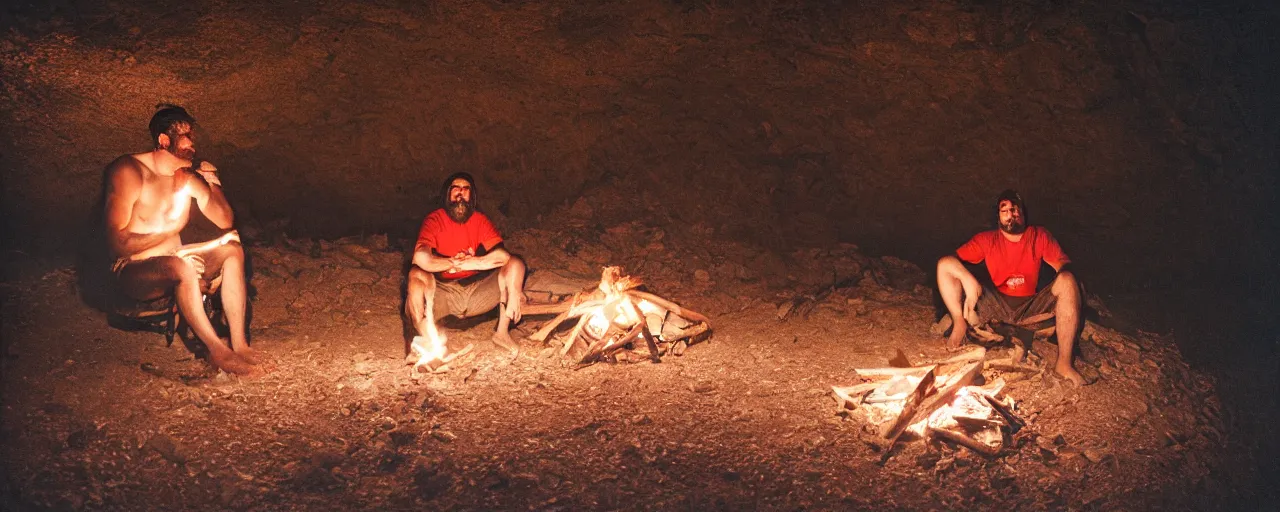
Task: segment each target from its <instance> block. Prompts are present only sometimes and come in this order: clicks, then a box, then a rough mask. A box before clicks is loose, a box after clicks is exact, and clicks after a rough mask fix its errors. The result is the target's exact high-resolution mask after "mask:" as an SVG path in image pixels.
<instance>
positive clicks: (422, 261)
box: [413, 245, 453, 274]
mask: <svg viewBox="0 0 1280 512" xmlns="http://www.w3.org/2000/svg"><path fill="white" fill-rule="evenodd" d="M431 252H432V251H431V248H430V247H427V246H425V245H419V246H417V247H415V248H414V249H413V266H415V267H418V268H420V269H422V270H425V271H427V272H431V273H433V274H434V273H439V272H444V271H446V270H449V269H451V268H453V260H450V259H449V258H442V257H440V256H437V255H435V254H431Z"/></svg>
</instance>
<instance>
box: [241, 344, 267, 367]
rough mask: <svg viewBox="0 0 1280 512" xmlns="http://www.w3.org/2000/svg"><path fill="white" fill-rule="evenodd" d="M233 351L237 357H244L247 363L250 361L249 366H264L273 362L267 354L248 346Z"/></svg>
mask: <svg viewBox="0 0 1280 512" xmlns="http://www.w3.org/2000/svg"><path fill="white" fill-rule="evenodd" d="M232 350H233V351H235V353H236V355H238V356H240V357H243V358H244V360H245V361H248V362H249V364H263V363H266V362H269V361H271V357H270V356H268V355H267V354H266V353H264V352H260V351H257V350H254V349H253V348H251V347H249V346H248V345H245V346H244V347H241V348H233V349H232Z"/></svg>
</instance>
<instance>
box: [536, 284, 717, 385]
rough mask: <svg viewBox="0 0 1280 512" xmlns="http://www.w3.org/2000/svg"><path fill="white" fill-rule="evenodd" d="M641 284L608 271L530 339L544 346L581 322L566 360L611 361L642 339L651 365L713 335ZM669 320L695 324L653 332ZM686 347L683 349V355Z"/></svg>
mask: <svg viewBox="0 0 1280 512" xmlns="http://www.w3.org/2000/svg"><path fill="white" fill-rule="evenodd" d="M641 284H642V283H641V282H640V280H639V279H636V278H633V277H631V276H626V275H623V274H622V269H621V268H619V267H605V268H604V270H603V272H602V273H601V276H600V284H599V285H598V286H597V287H596V289H594V290H589V291H584V292H579V293H578V294H576V295H574V297H573V299H571V300H569V301H566V302H565V305H564V306H561V307H562V308H563V309H561V313H560V314H559V315H557V316H556V317H555V318H554V319H552V320H551V321H550V322H548V323H547V324H545V325H543V326H542V327H541V328H539V329H538V331H537V332H535V333H534V334H533V335H532V336H530V337H529V338H530V339H532V340H534V341H544V342H545V341H546V340H547V338H549V337H550V336H551V333H552V332H554V331H555V330H556V329H557V328H559V327H560V326H561V325H563V324H564V322H567V321H569V320H570V319H573V318H577V319H578V320H577V322H576V323H575V324H574V326H573V329H571V330H570V331H569V335H568V337H567V338H565V339H564V344H563V345H562V346H561V348H560V354H561V355H562V356H568V355H570V353H571V352H572V353H575V354H579V353H580V354H582V355H581V357H580V358H579V364H580V365H588V364H593V363H596V362H599V361H603V360H608V359H610V356H611V354H613V353H615V352H618V351H620V350H623V349H625V348H627V347H629V346H630V345H632V344H633V343H634V342H636V341H639V340H641V339H643V340H644V343H645V345H646V348H647V349H648V352H649V354H648V358H649V360H650V361H652V362H655V363H656V362H660V361H661V356H662V355H664V354H667V353H671V352H673V351H674V350H677V348H676V347H678V346H679V345H678V342H680V341H681V340H685V339H690V338H692V337H694V336H698V335H701V334H703V333H705V332H707V331H708V330H710V319H708V318H707V317H706V316H704V315H702V314H701V313H698V312H696V311H693V310H690V309H686V308H684V307H682V306H680V305H679V304H676V303H674V302H671V301H669V300H667V299H664V298H662V297H659V296H657V295H653V294H651V293H647V292H642V291H639V290H637V289H636V288H638V287H639V286H641ZM671 315H674V316H676V317H679V318H682V319H685V320H688V321H690V322H691V323H693V325H691V326H688V327H686V328H683V329H673V330H672V331H670V332H669V331H667V330H666V329H662V330H661V331H659V330H657V329H656V328H654V329H651V328H650V326H649V322H650V321H653V322H657V324H656V325H658V326H661V325H662V322H664V321H665V320H664V319H667V318H669V317H670V316H671ZM655 332H656V333H658V334H655ZM683 346H688V344H687V343H685V344H684V345H683ZM683 346H681V348H680V349H679V350H681V351H682V349H683ZM575 351H578V352H575ZM575 357H576V356H575Z"/></svg>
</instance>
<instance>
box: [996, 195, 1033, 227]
mask: <svg viewBox="0 0 1280 512" xmlns="http://www.w3.org/2000/svg"><path fill="white" fill-rule="evenodd" d="M1000 230H1001V231H1004V232H1005V233H1008V234H1010V235H1017V234H1021V233H1022V232H1023V231H1026V230H1027V222H1026V221H1025V220H1023V218H1022V208H1019V207H1018V205H1017V204H1015V203H1014V202H1013V201H1000Z"/></svg>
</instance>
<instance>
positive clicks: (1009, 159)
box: [0, 0, 1276, 279]
mask: <svg viewBox="0 0 1280 512" xmlns="http://www.w3.org/2000/svg"><path fill="white" fill-rule="evenodd" d="M58 6H61V7H58ZM1132 7H1133V6H1121V5H1113V4H1111V3H1102V2H1098V3H1094V2H1077V3H1062V2H978V1H968V2H965V1H942V0H938V1H909V2H888V1H883V2H804V3H788V2H742V3H735V2H707V3H703V2H660V1H654V0H646V1H640V2H603V3H595V4H592V5H579V4H578V3H577V2H545V3H533V2H528V3H526V2H496V1H469V2H440V3H430V4H424V3H418V2H394V1H385V2H367V3H356V2H323V1H303V2H296V3H294V4H290V5H288V6H270V5H258V4H256V3H249V2H245V3H243V4H241V3H237V2H229V1H207V2H190V3H184V4H181V5H158V6H127V5H121V4H116V3H114V2H103V1H96V2H65V3H62V4H57V6H55V7H53V8H46V9H45V10H39V9H36V10H28V11H20V10H19V11H10V12H9V14H8V15H7V16H8V19H7V21H8V22H10V23H12V24H13V25H14V26H15V27H16V28H15V29H14V30H11V31H10V32H9V34H8V36H7V37H6V38H5V40H4V41H3V42H2V43H0V45H2V46H0V53H2V54H3V58H4V61H3V82H4V84H3V86H4V88H5V93H6V94H7V95H8V96H9V98H10V100H11V101H8V102H6V104H5V105H3V106H2V107H0V126H2V127H3V133H5V136H4V137H2V139H3V141H2V142H0V144H3V145H2V146H0V167H2V168H3V172H4V174H3V180H2V181H0V184H2V186H3V200H4V207H3V208H4V212H3V214H4V217H5V230H6V232H7V236H6V239H7V242H8V243H9V244H12V245H17V246H21V247H28V248H32V250H36V251H44V250H51V249H58V248H62V247H65V246H67V245H68V244H69V243H74V241H75V238H76V236H75V235H74V234H75V233H77V232H78V231H79V230H80V229H81V228H82V227H83V226H84V225H85V223H86V219H87V218H89V215H90V210H92V205H93V204H94V203H93V200H94V198H95V197H96V195H97V194H98V189H99V186H100V177H101V170H102V166H103V165H105V164H106V163H107V162H109V161H110V160H112V159H113V158H114V157H115V156H117V155H119V154H122V153H126V152H136V151H141V150H144V149H147V147H148V141H147V134H146V128H145V125H146V122H147V119H148V118H149V117H150V114H151V113H152V112H153V108H154V106H155V104H156V103H158V102H161V101H168V102H174V103H179V104H182V105H184V106H186V107H188V108H189V109H190V110H191V111H192V113H193V114H194V115H195V116H196V117H197V118H198V119H200V121H201V124H202V126H201V133H200V135H201V139H200V140H199V145H200V151H201V153H202V155H203V156H204V157H205V158H207V159H209V160H211V161H212V162H214V163H215V164H217V165H218V166H219V167H220V168H221V169H222V174H223V182H224V183H225V185H226V190H227V193H228V195H229V196H230V197H232V199H233V204H234V205H235V206H236V208H237V211H238V214H239V216H240V220H241V221H242V222H243V223H246V224H251V225H253V226H255V227H258V228H261V227H262V226H267V228H265V229H283V230H285V231H287V232H289V233H291V234H295V235H300V236H341V235H347V234H352V233H362V232H363V233H372V232H390V233H393V234H400V235H407V234H409V233H411V232H412V231H413V230H414V229H415V228H416V225H417V222H418V220H419V219H421V217H422V215H423V214H425V212H426V211H427V210H429V209H431V208H433V207H434V206H435V202H434V201H435V200H436V198H435V195H436V190H437V186H438V184H439V182H440V180H441V179H442V178H443V177H444V176H446V175H447V174H449V173H451V172H454V171H458V170H465V171H470V172H472V173H474V174H476V175H477V176H478V178H479V181H480V187H481V188H480V192H481V195H482V198H483V201H484V205H483V206H484V207H485V209H486V211H488V212H490V213H491V214H493V215H494V216H495V217H497V218H498V220H499V223H500V224H501V225H503V226H505V227H507V228H519V227H524V226H534V225H536V224H537V223H538V219H539V216H544V215H550V214H553V213H554V212H555V211H557V210H556V208H557V207H561V206H564V205H569V204H572V203H573V201H574V199H575V198H576V197H578V196H580V195H582V194H591V193H604V192H602V191H603V190H607V191H608V193H610V194H613V195H614V196H616V197H618V198H619V199H618V203H619V207H618V208H616V209H614V210H611V211H609V212H600V218H598V219H597V220H598V221H599V222H600V223H603V224H604V225H608V224H609V223H611V222H617V221H619V220H622V219H627V218H637V219H649V220H650V221H652V222H662V223H668V224H682V225H692V224H696V223H702V224H703V225H706V226H710V227H712V228H714V232H715V233H717V235H716V236H725V237H733V238H736V239H749V240H752V241H754V242H756V243H759V244H760V245H761V246H763V247H767V248H772V249H779V250H781V249H785V248H788V247H792V246H796V245H821V244H829V243H833V242H836V241H847V242H854V243H860V244H866V245H869V246H871V247H872V248H873V249H874V250H877V251H879V252H894V253H899V254H905V255H908V256H911V257H914V258H915V259H917V260H920V259H924V255H932V254H937V253H939V252H941V251H944V250H947V249H948V248H950V247H952V246H954V245H956V244H958V243H960V242H962V241H963V239H964V238H965V237H967V236H968V235H969V234H971V233H972V232H973V231H975V230H977V229H982V228H985V227H986V226H988V223H989V213H990V210H989V206H990V201H991V199H992V198H993V197H994V196H995V194H996V193H998V192H999V191H1000V190H1001V189H1003V188H1006V187H1010V186H1012V187H1016V188H1019V189H1021V190H1022V191H1023V192H1024V196H1026V197H1027V198H1028V200H1029V202H1030V203H1031V209H1032V215H1033V221H1036V222H1039V223H1043V224H1045V225H1048V226H1049V227H1050V228H1051V229H1053V230H1054V232H1055V233H1057V234H1058V236H1059V238H1060V239H1062V240H1063V242H1064V244H1066V245H1067V247H1068V249H1070V250H1072V252H1073V254H1076V255H1077V259H1078V260H1081V262H1082V264H1084V265H1086V266H1089V265H1093V266H1095V267H1104V266H1110V267H1114V266H1115V260H1116V255H1122V259H1123V260H1124V261H1122V262H1121V265H1122V266H1123V267H1127V268H1125V269H1121V270H1122V271H1121V272H1117V274H1116V275H1118V276H1127V275H1132V274H1134V273H1137V274H1141V275H1142V276H1145V277H1144V279H1150V278H1151V276H1159V275H1186V274H1188V273H1189V272H1193V271H1194V268H1195V267H1196V266H1197V265H1200V264H1203V263H1205V262H1210V261H1212V259H1213V258H1214V254H1215V247H1214V246H1213V244H1212V243H1203V242H1204V241H1208V240H1215V239H1216V238H1215V237H1219V236H1225V234H1230V235H1232V236H1237V237H1238V236H1245V235H1250V236H1252V238H1251V240H1255V242H1256V243H1257V244H1259V245H1258V246H1257V247H1255V249H1258V248H1265V247H1266V246H1267V244H1269V243H1270V242H1269V241H1268V240H1266V238H1265V237H1257V236H1256V233H1258V232H1259V231H1258V230H1259V229H1262V228H1266V227H1267V226H1274V225H1275V224H1276V223H1275V221H1274V214H1270V213H1267V212H1269V211H1270V209H1269V208H1267V207H1266V204H1268V201H1270V200H1272V199H1274V192H1273V191H1274V184H1273V182H1272V180H1273V177H1272V176H1273V174H1271V173H1268V172H1266V171H1268V170H1273V169H1274V164H1273V163H1274V162H1275V159H1274V158H1270V157H1273V156H1274V149H1273V148H1274V145H1273V146H1272V149H1270V150H1269V151H1271V154H1270V155H1268V154H1266V153H1265V151H1267V150H1266V149H1265V148H1266V141H1267V140H1268V137H1273V136H1274V134H1275V133H1276V131H1275V130H1274V123H1273V122H1270V121H1269V119H1274V117H1267V115H1266V114H1267V111H1266V109H1261V108H1255V107H1256V105H1254V104H1253V103H1250V101H1251V100H1250V98H1252V97H1253V96H1251V94H1253V93H1256V92H1257V91H1253V93H1251V92H1250V91H1249V90H1246V88H1245V85H1244V84H1245V83H1244V82H1241V81H1240V80H1238V79H1237V78H1236V77H1237V75H1236V74H1233V72H1232V68H1230V64H1231V63H1233V62H1236V61H1240V60H1247V58H1249V57H1250V56H1251V55H1256V53H1257V52H1260V51H1265V50H1266V48H1262V49H1259V48H1241V47H1240V45H1238V44H1236V43H1234V41H1236V40H1237V39H1236V38H1237V36H1239V35H1240V33H1241V31H1242V30H1245V29H1243V28H1241V27H1237V26H1226V27H1224V26H1222V23H1223V22H1222V19H1223V18H1222V17H1221V16H1219V17H1216V18H1215V17H1204V16H1199V15H1197V16H1192V15H1189V14H1186V13H1187V12H1188V11H1186V10H1179V9H1178V7H1177V6H1176V5H1175V6H1172V7H1170V6H1168V5H1163V6H1161V7H1158V8H1157V7H1151V6H1145V7H1144V8H1142V9H1137V8H1132ZM1131 8H1132V9H1131ZM32 9H34V8H32ZM1133 9H1137V10H1133ZM1161 9H1163V10H1161ZM153 18H154V19H158V20H159V21H157V22H154V23H149V24H143V23H140V22H138V21H137V20H142V19H153ZM1250 52H1254V53H1250ZM1252 83H1257V82H1252ZM1249 105H1254V106H1253V107H1248V106H1249ZM1246 107H1248V108H1246ZM1270 140H1272V141H1274V140H1275V139H1274V138H1272V139H1270ZM1258 148H1263V149H1262V150H1259V149H1258ZM1259 151H1263V152H1262V153H1260V152H1259ZM1269 166H1270V167H1269ZM1224 200H1229V201H1234V202H1235V204H1236V205H1238V206H1239V207H1241V208H1244V209H1246V210H1247V211H1248V212H1250V215H1248V216H1247V217H1249V218H1248V219H1247V220H1245V221H1242V220H1241V219H1240V217H1239V216H1218V214H1217V213H1215V212H1216V211H1218V210H1219V209H1220V208H1219V206H1220V205H1221V203H1222V201H1224ZM609 216H612V217H615V218H608V217H609ZM1188 240H1193V241H1196V243H1187V241H1188ZM1242 252H1247V251H1242ZM1103 262H1107V264H1106V265H1103Z"/></svg>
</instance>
